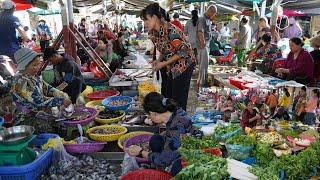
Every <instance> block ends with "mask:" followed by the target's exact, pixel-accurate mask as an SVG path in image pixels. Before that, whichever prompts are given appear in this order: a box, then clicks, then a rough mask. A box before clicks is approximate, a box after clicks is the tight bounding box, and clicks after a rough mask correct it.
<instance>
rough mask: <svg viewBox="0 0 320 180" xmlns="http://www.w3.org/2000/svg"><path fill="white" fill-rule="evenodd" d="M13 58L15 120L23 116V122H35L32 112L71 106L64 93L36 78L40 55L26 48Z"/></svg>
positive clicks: (40, 62)
mask: <svg viewBox="0 0 320 180" xmlns="http://www.w3.org/2000/svg"><path fill="white" fill-rule="evenodd" d="M14 56H15V58H16V60H17V71H18V73H17V74H16V75H15V77H14V81H13V84H12V98H13V101H14V102H15V104H16V106H17V111H18V112H17V113H15V119H19V118H21V117H22V116H23V117H24V119H23V120H25V118H29V119H30V118H31V119H33V120H35V117H34V114H33V113H32V112H34V113H36V112H38V111H46V110H50V109H51V108H52V107H59V106H62V105H64V107H68V106H69V105H70V104H71V101H70V100H69V97H68V95H67V94H66V93H64V92H62V91H59V90H57V89H55V88H53V87H52V86H50V85H49V84H47V83H46V82H45V81H43V80H42V79H41V77H39V76H37V73H38V70H39V69H40V67H41V65H42V58H41V56H40V54H37V53H36V52H34V51H32V50H31V49H28V48H21V49H19V50H18V51H17V52H16V53H15V54H14ZM24 123H31V122H27V121H25V122H24ZM46 123H48V122H46Z"/></svg>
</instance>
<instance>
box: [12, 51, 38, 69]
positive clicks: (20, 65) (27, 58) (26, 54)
mask: <svg viewBox="0 0 320 180" xmlns="http://www.w3.org/2000/svg"><path fill="white" fill-rule="evenodd" d="M40 55H41V54H39V53H37V52H35V51H33V50H31V49H29V48H21V49H19V50H18V51H16V52H15V53H14V58H15V59H16V61H17V71H22V70H25V68H26V67H27V65H28V64H30V63H31V62H32V60H34V59H35V58H36V57H37V56H40Z"/></svg>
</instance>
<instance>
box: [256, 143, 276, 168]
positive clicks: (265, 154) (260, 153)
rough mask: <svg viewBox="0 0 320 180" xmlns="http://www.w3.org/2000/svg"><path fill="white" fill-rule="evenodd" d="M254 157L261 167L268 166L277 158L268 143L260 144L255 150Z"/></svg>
mask: <svg viewBox="0 0 320 180" xmlns="http://www.w3.org/2000/svg"><path fill="white" fill-rule="evenodd" d="M253 157H255V158H256V159H257V162H258V165H259V166H268V165H269V163H270V162H271V161H272V160H274V159H275V158H277V157H276V155H275V154H274V153H273V151H272V147H271V145H270V144H267V143H258V144H257V145H256V148H255V149H254V150H253Z"/></svg>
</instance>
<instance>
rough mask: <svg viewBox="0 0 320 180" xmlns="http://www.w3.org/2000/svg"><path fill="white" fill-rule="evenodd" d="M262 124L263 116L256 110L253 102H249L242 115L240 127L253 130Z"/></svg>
mask: <svg viewBox="0 0 320 180" xmlns="http://www.w3.org/2000/svg"><path fill="white" fill-rule="evenodd" d="M259 122H261V116H260V113H259V112H258V111H256V110H255V109H254V104H253V102H251V101H249V102H247V108H246V109H245V110H244V111H243V113H242V118H241V120H240V125H241V127H242V128H243V129H244V128H245V127H249V128H253V127H255V126H256V125H257V124H259Z"/></svg>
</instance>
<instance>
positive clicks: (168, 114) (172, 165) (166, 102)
mask: <svg viewBox="0 0 320 180" xmlns="http://www.w3.org/2000/svg"><path fill="white" fill-rule="evenodd" d="M143 108H144V110H145V112H146V113H148V114H149V117H150V119H151V121H152V122H153V123H156V124H165V125H166V131H165V132H164V133H163V135H154V136H153V137H152V138H151V140H150V143H149V144H150V150H151V151H150V152H147V151H143V152H142V156H143V157H146V158H148V159H149V161H150V162H151V163H152V165H153V166H156V168H157V169H163V170H166V171H168V172H170V173H171V174H172V175H176V174H178V173H179V172H180V170H181V169H182V167H181V157H180V154H179V152H178V148H179V147H180V143H181V142H180V135H182V134H187V133H189V134H191V135H196V136H202V135H203V133H202V132H201V131H199V130H198V129H196V128H194V127H193V126H192V122H191V118H190V117H189V116H188V115H187V113H186V112H185V111H184V110H182V109H181V108H179V107H178V106H177V103H176V102H175V101H174V100H172V99H167V98H164V97H163V96H162V95H161V94H159V93H156V92H152V93H149V94H148V95H147V96H146V97H145V98H144V102H143Z"/></svg>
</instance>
